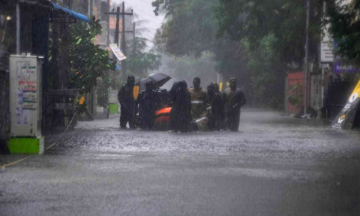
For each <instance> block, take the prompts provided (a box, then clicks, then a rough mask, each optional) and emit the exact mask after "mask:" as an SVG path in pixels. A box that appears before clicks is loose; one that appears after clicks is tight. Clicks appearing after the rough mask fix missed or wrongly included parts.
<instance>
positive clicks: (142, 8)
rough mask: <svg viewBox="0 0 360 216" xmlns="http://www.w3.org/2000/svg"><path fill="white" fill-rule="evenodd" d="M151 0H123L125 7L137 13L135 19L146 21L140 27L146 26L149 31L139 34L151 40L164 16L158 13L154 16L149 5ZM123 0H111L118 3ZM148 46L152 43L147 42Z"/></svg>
mask: <svg viewBox="0 0 360 216" xmlns="http://www.w3.org/2000/svg"><path fill="white" fill-rule="evenodd" d="M152 1H153V0H124V2H125V8H129V7H131V8H133V10H134V13H136V14H137V16H138V17H137V19H135V21H136V20H147V21H148V22H147V23H145V24H143V26H142V27H145V28H147V29H148V30H149V31H148V32H144V33H143V35H141V36H142V37H144V38H147V39H148V40H149V41H152V39H153V38H154V35H155V33H156V30H157V29H158V28H160V26H161V24H162V23H163V20H164V16H162V15H159V16H155V14H154V12H153V10H154V8H153V7H152V6H151V2H152ZM122 2H123V0H113V3H115V4H118V5H120V4H121V3H122ZM148 45H149V46H152V45H153V44H152V43H148Z"/></svg>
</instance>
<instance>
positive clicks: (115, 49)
mask: <svg viewBox="0 0 360 216" xmlns="http://www.w3.org/2000/svg"><path fill="white" fill-rule="evenodd" d="M110 48H111V50H112V51H113V53H114V55H115V56H116V58H117V59H119V61H122V60H125V59H126V56H125V55H124V53H122V52H121V50H120V48H119V47H118V46H117V45H116V44H110Z"/></svg>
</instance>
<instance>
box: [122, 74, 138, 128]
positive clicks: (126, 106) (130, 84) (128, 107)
mask: <svg viewBox="0 0 360 216" xmlns="http://www.w3.org/2000/svg"><path fill="white" fill-rule="evenodd" d="M134 86H135V77H134V76H133V75H129V76H128V79H127V82H126V84H125V85H124V86H123V87H121V88H120V91H119V93H118V99H119V102H120V106H121V112H120V127H121V128H123V129H125V128H126V124H127V123H128V122H129V125H130V128H132V129H133V128H135V125H134V114H135V113H137V110H136V109H137V108H136V107H137V106H136V100H135V98H134V94H133V93H134V92H133V91H134Z"/></svg>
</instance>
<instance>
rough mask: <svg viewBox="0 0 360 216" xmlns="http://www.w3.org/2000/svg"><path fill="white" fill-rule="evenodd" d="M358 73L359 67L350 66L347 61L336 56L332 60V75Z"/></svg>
mask: <svg viewBox="0 0 360 216" xmlns="http://www.w3.org/2000/svg"><path fill="white" fill-rule="evenodd" d="M344 72H345V73H359V72H360V67H358V66H355V65H352V64H351V63H350V62H349V61H348V60H346V59H343V58H341V57H338V56H336V57H335V60H334V73H344Z"/></svg>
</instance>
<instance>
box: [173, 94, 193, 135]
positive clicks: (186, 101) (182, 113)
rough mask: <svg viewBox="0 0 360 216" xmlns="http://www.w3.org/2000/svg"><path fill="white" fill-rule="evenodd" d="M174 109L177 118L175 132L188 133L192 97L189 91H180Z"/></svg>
mask: <svg viewBox="0 0 360 216" xmlns="http://www.w3.org/2000/svg"><path fill="white" fill-rule="evenodd" d="M173 109H174V110H175V111H174V112H175V113H176V116H175V128H174V130H175V131H181V132H187V131H188V130H189V126H190V122H191V97H190V94H189V92H188V91H187V89H184V90H179V93H178V95H177V96H176V98H175V101H174V106H173Z"/></svg>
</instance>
